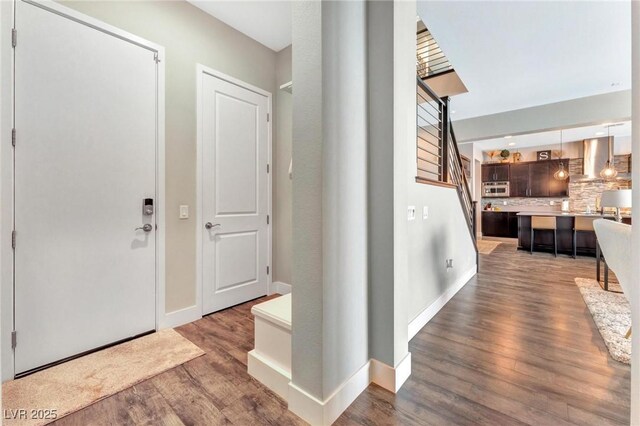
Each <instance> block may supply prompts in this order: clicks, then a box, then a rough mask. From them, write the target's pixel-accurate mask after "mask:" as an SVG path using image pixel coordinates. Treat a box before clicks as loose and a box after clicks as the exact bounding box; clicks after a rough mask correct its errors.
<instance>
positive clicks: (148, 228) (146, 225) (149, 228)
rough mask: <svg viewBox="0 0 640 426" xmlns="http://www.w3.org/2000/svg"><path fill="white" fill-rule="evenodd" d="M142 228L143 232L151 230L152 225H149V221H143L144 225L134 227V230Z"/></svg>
mask: <svg viewBox="0 0 640 426" xmlns="http://www.w3.org/2000/svg"><path fill="white" fill-rule="evenodd" d="M140 229H141V230H143V231H144V232H151V230H152V229H153V225H151V224H150V223H145V224H144V225H142V226H141V227H139V228H136V229H135V230H136V231H138V230H140Z"/></svg>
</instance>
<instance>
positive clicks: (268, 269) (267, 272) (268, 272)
mask: <svg viewBox="0 0 640 426" xmlns="http://www.w3.org/2000/svg"><path fill="white" fill-rule="evenodd" d="M267 275H269V267H268V266H267Z"/></svg>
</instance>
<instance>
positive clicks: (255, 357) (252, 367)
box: [247, 349, 291, 401]
mask: <svg viewBox="0 0 640 426" xmlns="http://www.w3.org/2000/svg"><path fill="white" fill-rule="evenodd" d="M247 372H248V373H249V374H250V375H251V376H252V377H253V378H255V379H256V380H258V381H259V382H260V383H262V384H264V385H265V386H266V387H268V388H269V389H271V390H272V391H274V392H275V393H276V394H277V395H278V396H279V397H280V398H282V399H284V400H285V401H287V400H288V399H289V382H291V373H289V372H287V371H286V370H284V369H282V368H280V367H279V366H277V365H275V364H274V363H272V362H271V361H270V360H269V359H268V358H265V357H263V356H261V355H260V354H258V353H257V352H256V351H255V349H254V350H251V351H249V353H248V359H247Z"/></svg>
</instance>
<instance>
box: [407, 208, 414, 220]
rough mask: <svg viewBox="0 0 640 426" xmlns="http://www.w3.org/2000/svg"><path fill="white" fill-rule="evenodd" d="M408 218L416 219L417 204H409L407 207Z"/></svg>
mask: <svg viewBox="0 0 640 426" xmlns="http://www.w3.org/2000/svg"><path fill="white" fill-rule="evenodd" d="M407 219H409V220H415V219H416V206H409V208H408V209H407Z"/></svg>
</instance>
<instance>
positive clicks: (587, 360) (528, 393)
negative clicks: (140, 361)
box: [56, 243, 630, 426]
mask: <svg viewBox="0 0 640 426" xmlns="http://www.w3.org/2000/svg"><path fill="white" fill-rule="evenodd" d="M480 262H481V269H480V271H481V272H480V273H479V274H478V276H477V277H476V278H474V279H473V280H472V281H471V282H470V283H468V284H467V285H466V286H465V287H464V288H463V289H462V290H461V291H460V292H459V293H458V294H457V295H456V296H455V297H454V298H453V299H452V300H451V302H449V303H448V304H447V305H446V306H445V307H444V308H443V309H442V310H441V311H440V313H438V315H436V316H435V318H433V320H432V321H431V322H429V324H427V326H426V327H425V328H424V329H422V330H421V331H420V332H419V333H418V335H416V337H415V338H414V339H413V340H412V341H411V342H410V345H409V350H410V351H411V353H412V370H413V371H412V375H411V377H410V378H409V380H408V381H407V382H406V384H405V385H404V387H403V388H402V389H401V390H400V392H399V393H398V394H397V395H394V394H391V393H389V392H387V391H385V390H383V389H382V388H380V387H378V386H375V385H371V386H370V387H369V388H368V389H367V390H366V391H365V392H364V393H363V394H362V395H360V396H359V397H358V399H357V400H356V401H355V402H354V403H353V404H352V405H351V407H349V408H348V409H347V411H346V412H345V413H344V414H343V415H342V416H341V417H340V418H339V419H338V421H337V422H336V424H337V425H393V424H397V425H452V424H458V425H472V424H473V425H489V424H490V425H522V424H531V425H553V426H555V425H567V424H573V425H613V424H628V423H629V379H630V369H629V367H628V366H626V365H624V364H621V363H618V362H617V361H614V360H612V359H611V358H610V357H609V356H608V353H607V350H606V347H605V345H604V342H603V341H602V338H601V337H600V335H599V333H598V331H597V329H596V327H595V325H594V323H593V320H592V318H591V316H590V314H589V312H588V310H587V308H586V306H585V305H584V302H583V301H582V297H581V296H580V293H579V291H578V288H577V287H576V286H575V284H574V283H573V279H574V277H576V276H582V277H592V276H593V275H594V273H595V272H594V271H595V266H594V260H593V259H587V258H583V259H580V258H579V259H577V260H573V259H570V258H567V257H562V256H561V257H559V258H557V259H554V258H553V257H552V256H551V255H548V254H544V253H539V254H538V253H536V254H534V255H533V256H531V255H529V254H528V253H524V252H516V250H515V245H512V244H504V243H503V244H501V245H500V246H499V247H497V248H496V250H495V251H494V252H493V253H492V254H490V255H481V256H480ZM262 300H264V299H262ZM262 300H259V301H254V302H249V303H246V304H244V305H240V306H237V307H235V308H232V309H228V310H225V311H222V312H220V313H216V314H214V315H210V316H208V317H205V318H203V319H201V320H198V321H196V322H193V323H191V324H187V325H185V326H183V327H180V328H178V331H179V332H180V333H181V334H183V335H184V336H185V337H187V338H188V339H190V340H191V341H193V342H194V343H195V344H197V345H198V346H200V347H201V348H202V349H204V350H205V351H206V352H207V354H206V355H205V356H203V357H200V358H197V359H195V360H192V361H190V362H188V363H186V364H184V365H182V366H180V367H176V368H174V369H172V370H169V371H167V372H165V373H163V374H161V375H158V376H156V377H154V378H152V379H149V380H147V381H145V382H142V383H140V384H138V385H136V386H133V387H132V388H129V389H127V390H125V391H123V392H120V393H118V394H116V395H113V396H111V397H109V398H107V399H104V400H102V401H99V402H97V403H96V404H93V405H91V406H90V407H87V408H85V409H84V410H81V411H79V412H77V413H74V414H72V415H70V416H67V417H65V418H62V419H60V420H58V421H57V422H56V424H59V425H106V424H118V425H133V424H135V425H161V424H167V425H183V424H186V425H217V424H234V425H298V424H304V422H303V421H302V420H300V419H299V418H297V417H296V416H295V415H293V414H291V413H290V412H288V411H287V406H286V404H285V403H284V401H282V400H281V399H280V398H279V397H277V396H276V395H275V394H273V393H272V392H270V391H269V390H268V389H266V388H265V387H264V386H262V385H261V384H260V383H259V382H257V381H255V380H254V379H252V378H251V377H250V376H249V375H248V374H247V372H246V371H247V368H246V363H247V352H248V351H249V350H250V349H252V347H253V319H252V317H251V314H250V309H251V306H253V304H255V303H257V302H260V301H262Z"/></svg>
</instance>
